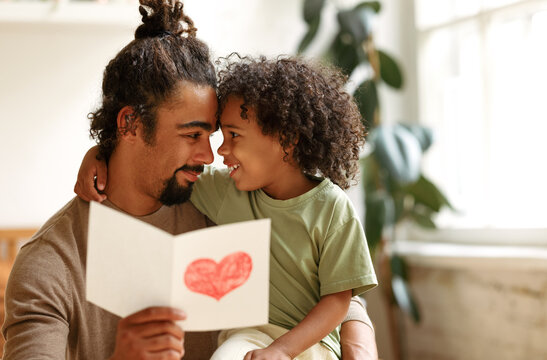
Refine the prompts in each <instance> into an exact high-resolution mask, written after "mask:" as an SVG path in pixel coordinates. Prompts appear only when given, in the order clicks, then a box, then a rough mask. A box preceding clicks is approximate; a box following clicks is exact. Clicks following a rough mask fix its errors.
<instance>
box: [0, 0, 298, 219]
mask: <svg viewBox="0 0 547 360" xmlns="http://www.w3.org/2000/svg"><path fill="white" fill-rule="evenodd" d="M44 5H47V4H43V3H27V4H25V5H21V4H15V3H0V53H1V56H0V227H16V226H39V225H40V224H41V223H43V222H44V221H45V220H47V218H49V217H50V216H51V215H52V214H53V213H54V212H55V211H56V210H57V209H59V208H60V207H61V206H62V205H63V204H64V203H66V202H67V201H68V200H69V199H70V198H71V197H72V196H73V192H72V188H73V186H74V182H75V179H76V174H77V171H78V167H79V164H80V161H81V158H82V157H83V154H84V153H85V151H86V150H87V149H88V148H89V147H90V146H91V145H92V144H93V143H92V141H91V140H90V139H89V136H88V126H89V124H88V120H87V118H86V115H87V114H88V113H89V112H90V111H92V110H93V109H94V108H95V106H96V105H97V102H98V99H99V96H100V83H101V80H102V71H103V69H104V67H105V65H106V64H107V62H108V61H109V60H110V59H111V58H112V57H114V56H115V54H116V53H117V52H118V51H119V50H120V49H121V48H122V47H123V46H124V45H125V44H127V43H128V42H129V41H130V40H131V39H132V38H133V31H134V29H135V28H136V26H137V25H138V24H139V23H140V19H139V17H138V11H137V5H134V6H133V5H130V6H128V5H123V6H121V7H116V10H112V8H109V7H108V6H103V7H99V8H90V7H89V5H81V6H87V8H85V7H84V8H83V10H82V9H81V8H80V7H79V6H80V5H78V7H75V8H71V5H65V7H61V8H60V9H57V10H53V11H51V10H50V9H49V8H48V9H46V8H44ZM18 6H24V7H18ZM185 6H186V7H185V9H186V11H187V14H188V15H190V16H191V17H192V18H193V20H194V22H195V25H196V27H197V28H198V36H199V37H200V38H201V39H203V40H205V41H206V42H207V43H208V44H209V45H210V47H211V50H212V52H213V54H214V55H215V56H224V55H227V54H228V53H230V52H232V51H238V52H241V53H242V54H252V55H257V54H265V55H277V54H281V53H285V54H287V53H294V51H295V49H296V47H297V44H298V41H299V39H300V37H301V36H302V34H303V33H304V32H305V25H304V23H303V21H302V20H301V6H302V3H301V2H300V1H294V0H277V1H268V0H260V1H259V0H231V1H225V0H214V1H213V0H209V1H187V5H185ZM97 9H98V10H97ZM71 12H73V13H74V14H71ZM101 12H104V16H103V14H102V13H101ZM129 13H131V14H129ZM10 14H11V15H10ZM133 14H134V15H133ZM117 16H119V18H120V21H119V22H118V21H116V18H117ZM74 18H77V20H75V21H73V20H71V19H74ZM217 138H218V137H217ZM218 141H219V140H218V139H217V140H216V142H217V143H218Z"/></svg>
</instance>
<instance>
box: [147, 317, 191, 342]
mask: <svg viewBox="0 0 547 360" xmlns="http://www.w3.org/2000/svg"><path fill="white" fill-rule="evenodd" d="M138 326H139V327H140V329H139V330H137V331H138V332H139V335H140V336H142V337H143V338H149V337H152V336H157V335H161V334H170V335H171V336H174V337H175V338H176V339H179V340H182V339H184V331H182V329H181V327H180V326H178V325H176V324H175V323H174V322H172V321H156V322H148V323H145V324H142V325H138Z"/></svg>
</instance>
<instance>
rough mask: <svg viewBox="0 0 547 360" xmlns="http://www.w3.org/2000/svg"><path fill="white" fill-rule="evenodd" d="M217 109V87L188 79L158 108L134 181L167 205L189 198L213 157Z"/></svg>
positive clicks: (143, 146)
mask: <svg viewBox="0 0 547 360" xmlns="http://www.w3.org/2000/svg"><path fill="white" fill-rule="evenodd" d="M216 111H217V98H216V93H215V90H214V89H213V88H211V87H209V86H201V85H195V84H191V83H187V82H184V83H182V85H180V86H179V91H178V92H177V93H176V94H175V95H174V96H172V97H171V99H169V100H168V101H167V102H165V103H164V104H163V105H162V106H160V107H159V108H158V109H157V112H156V128H155V134H154V136H153V140H152V141H151V143H150V144H148V143H146V142H145V141H144V139H142V144H140V147H139V154H138V158H137V162H136V164H135V165H136V166H137V170H138V172H137V173H140V174H141V176H142V178H140V179H135V181H137V182H138V184H139V187H141V189H142V190H143V191H144V192H145V193H147V195H148V196H152V197H154V198H156V199H157V200H159V201H160V202H162V203H163V204H165V205H174V204H180V203H182V202H184V201H186V200H188V199H189V197H190V193H191V191H192V184H193V183H194V181H196V180H197V178H198V175H199V174H200V173H201V172H202V171H203V165H204V164H210V163H211V162H212V161H213V153H212V151H211V144H210V143H209V137H210V135H211V134H212V133H213V132H214V131H215V130H216Z"/></svg>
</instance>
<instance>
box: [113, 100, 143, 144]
mask: <svg viewBox="0 0 547 360" xmlns="http://www.w3.org/2000/svg"><path fill="white" fill-rule="evenodd" d="M116 121H117V125H118V136H119V137H120V138H121V139H124V140H126V141H134V140H135V139H136V138H137V128H138V126H139V118H138V117H137V115H136V114H135V110H134V109H133V108H132V107H131V106H124V107H123V108H122V109H121V110H120V111H119V112H118V118H117V119H116Z"/></svg>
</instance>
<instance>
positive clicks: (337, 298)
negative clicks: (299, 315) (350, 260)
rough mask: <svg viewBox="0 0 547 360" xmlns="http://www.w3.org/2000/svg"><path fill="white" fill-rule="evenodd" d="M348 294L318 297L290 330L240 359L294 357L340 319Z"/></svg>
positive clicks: (342, 315) (340, 320)
mask: <svg viewBox="0 0 547 360" xmlns="http://www.w3.org/2000/svg"><path fill="white" fill-rule="evenodd" d="M351 293H352V291H351V290H346V291H342V292H339V293H334V294H329V295H325V296H323V297H321V300H319V302H318V303H317V305H315V306H314V307H313V309H311V311H310V312H309V313H308V315H306V317H305V318H304V319H303V320H302V321H301V322H300V323H299V324H298V325H296V326H295V327H294V328H293V329H292V330H291V331H289V332H288V333H286V334H284V335H283V336H281V337H279V338H278V339H276V340H275V341H274V342H273V343H272V344H271V345H270V346H268V347H267V348H265V349H261V350H254V351H250V352H248V353H247V355H245V358H244V360H251V359H252V360H261V359H269V360H282V359H283V360H285V359H293V358H295V357H296V356H298V354H300V353H302V352H303V351H305V350H306V349H308V348H309V347H311V346H312V345H314V344H316V343H318V342H319V341H321V340H322V339H323V338H324V337H325V336H327V335H328V334H329V333H330V332H331V331H332V330H333V329H334V328H336V327H337V326H338V325H339V324H340V322H342V320H344V318H345V316H346V314H347V312H348V307H349V303H350V300H351Z"/></svg>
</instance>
